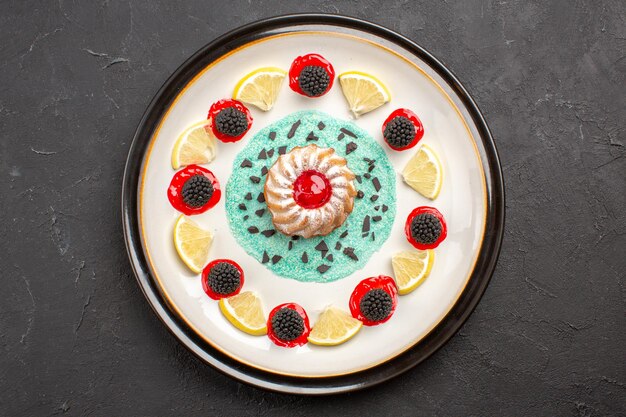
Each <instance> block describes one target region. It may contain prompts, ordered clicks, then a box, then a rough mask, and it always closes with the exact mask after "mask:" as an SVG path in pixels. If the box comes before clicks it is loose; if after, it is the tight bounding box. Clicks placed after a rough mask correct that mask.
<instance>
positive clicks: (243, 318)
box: [219, 291, 267, 336]
mask: <svg viewBox="0 0 626 417" xmlns="http://www.w3.org/2000/svg"><path fill="white" fill-rule="evenodd" d="M219 306H220V311H221V312H222V314H223V315H224V317H226V318H227V319H228V321H229V322H231V324H232V325H233V326H235V327H236V328H238V329H239V330H241V331H242V332H245V333H248V334H251V335H253V336H262V335H264V334H266V333H267V326H266V323H267V321H266V319H265V314H264V313H263V306H262V305H261V299H260V298H259V297H257V295H256V294H255V293H253V292H252V291H246V292H242V293H241V294H237V295H234V296H232V297H229V298H222V299H221V300H220V301H219Z"/></svg>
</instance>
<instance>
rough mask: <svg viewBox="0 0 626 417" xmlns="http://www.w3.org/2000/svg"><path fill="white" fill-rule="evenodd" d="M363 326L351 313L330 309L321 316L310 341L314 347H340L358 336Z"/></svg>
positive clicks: (312, 331)
mask: <svg viewBox="0 0 626 417" xmlns="http://www.w3.org/2000/svg"><path fill="white" fill-rule="evenodd" d="M361 326H363V323H361V321H360V320H357V319H355V318H354V317H352V315H350V314H349V313H347V312H345V311H343V310H341V309H339V308H336V307H328V308H327V309H326V310H324V311H323V312H322V314H320V317H319V318H318V319H317V323H315V326H313V329H312V330H311V333H309V337H308V340H309V342H311V343H313V344H314V345H321V346H335V345H339V344H341V343H344V342H347V341H348V340H349V339H351V338H352V336H354V335H355V334H357V333H358V332H359V330H361Z"/></svg>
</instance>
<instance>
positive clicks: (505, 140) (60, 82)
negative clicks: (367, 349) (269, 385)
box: [0, 0, 626, 416]
mask: <svg viewBox="0 0 626 417" xmlns="http://www.w3.org/2000/svg"><path fill="white" fill-rule="evenodd" d="M383 3H384V2H382V1H362V2H357V1H339V0H337V1H334V2H331V1H318V0H308V1H307V2H306V3H305V4H304V5H302V4H300V5H298V4H297V3H296V2H289V1H287V0H283V1H255V0H251V1H249V2H246V1H232V2H230V1H219V2H209V1H206V0H205V1H201V0H195V1H184V2H174V1H169V0H159V1H155V0H143V1H133V2H132V3H131V4H129V3H128V2H117V1H113V0H110V1H109V0H104V1H102V2H90V1H89V2H88V1H81V2H79V1H70V0H58V1H46V2H32V1H23V0H20V1H2V2H0V39H1V41H0V194H1V195H2V197H0V219H1V226H0V254H1V255H0V276H1V284H2V289H1V296H0V350H1V354H0V415H7V416H35V415H37V416H39V415H55V414H64V413H65V414H66V415H76V416H79V415H94V416H121V415H128V416H131V415H132V416H134V415H137V416H157V415H160V416H162V415H170V414H171V415H180V416H182V415H204V416H206V415H220V414H223V415H237V416H243V415H255V414H262V415H288V416H301V415H308V414H311V413H313V412H315V413H316V414H321V413H325V414H326V415H334V414H339V413H345V414H351V415H366V414H371V415H391V414H397V415H417V414H420V415H428V416H435V415H455V416H460V415H476V416H479V415H480V416H513V415H538V416H555V415H576V416H603V415H625V414H626V400H625V399H626V353H625V352H626V318H625V317H626V288H625V284H624V276H625V275H626V210H625V207H626V199H625V195H626V180H625V178H626V159H625V158H624V154H625V152H626V148H625V142H626V141H625V136H626V122H625V120H626V79H625V73H626V3H625V2H624V1H620V0H616V1H588V2H584V1H551V2H546V1H519V2H516V1H489V0H484V1H478V0H475V1H459V2H453V1H418V2H412V1H408V0H406V1H393V2H390V3H388V4H387V3H385V5H383V6H381V4H383ZM297 11H322V12H330V13H343V14H347V15H352V16H357V17H362V18H366V19H368V20H372V21H374V22H376V23H380V24H383V25H385V26H388V27H390V28H391V29H395V30H397V31H399V32H400V33H403V34H405V35H406V36H408V37H410V38H411V39H413V40H415V41H417V42H418V43H419V44H421V45H422V46H424V47H426V48H427V49H428V50H430V51H431V52H432V53H433V54H434V55H435V56H437V57H438V58H440V59H441V60H442V61H443V62H444V63H445V64H446V65H447V66H448V67H449V68H450V69H451V70H452V71H453V72H455V73H456V74H457V75H458V77H459V78H460V79H461V81H462V82H463V83H464V84H465V86H466V87H467V88H468V90H469V91H470V93H471V94H473V96H474V97H475V99H476V101H477V103H478V105H479V106H480V108H481V109H482V111H483V112H484V114H485V117H486V118H487V121H488V122H489V124H490V126H491V129H492V131H493V134H494V136H495V138H496V141H497V144H498V146H499V151H500V156H501V158H502V164H503V169H504V175H505V181H506V187H507V225H506V233H505V240H504V245H503V248H502V254H501V256H500V262H499V265H498V268H497V270H496V273H495V275H494V277H493V280H492V282H491V285H490V286H489V288H488V290H487V293H486V294H485V297H484V298H483V300H482V302H481V303H480V305H479V306H478V308H477V310H476V312H475V313H474V314H473V316H472V317H471V318H470V320H469V321H468V323H467V324H466V325H465V326H464V327H463V329H462V330H461V332H460V333H459V334H458V335H457V336H456V337H454V338H453V339H452V340H451V342H450V343H448V344H447V345H446V346H445V347H444V348H443V349H442V350H441V351H440V352H439V353H437V354H436V355H435V356H434V357H432V358H431V359H430V360H428V361H427V362H426V363H424V364H423V365H421V366H419V367H417V368H416V369H414V370H412V371H410V372H408V373H406V374H404V375H402V376H401V377H399V378H397V379H395V380H393V381H391V382H388V383H386V384H385V385H384V386H380V387H377V388H374V389H370V390H368V391H365V392H359V393H354V394H350V395H343V396H335V397H330V398H303V397H296V396H286V395H278V394H270V393H267V392H264V391H260V390H257V389H254V388H250V387H248V386H243V385H240V384H239V383H237V382H235V381H233V380H230V379H229V378H227V377H225V376H222V375H221V374H219V373H217V372H216V371H214V370H213V369H211V368H210V367H208V366H205V365H203V364H202V363H200V362H199V361H198V360H196V359H195V358H194V357H192V356H191V355H190V354H189V353H188V352H187V351H186V350H185V349H184V348H182V347H181V346H179V345H178V343H177V342H176V341H175V340H174V339H173V337H171V336H170V334H169V333H168V331H167V330H166V329H165V328H164V327H163V326H162V325H161V323H160V322H159V320H158V319H157V318H156V316H155V315H154V314H153V313H152V311H151V310H150V307H149V306H148V304H147V303H146V301H145V300H144V298H143V296H142V294H141V293H140V291H139V288H138V285H137V284H136V282H135V279H134V277H133V275H132V272H131V269H130V266H129V263H128V261H127V258H126V251H125V248H124V242H123V238H122V228H121V219H120V204H119V198H120V185H121V178H122V170H123V166H124V161H125V158H126V153H127V150H128V147H129V144H130V143H129V142H130V139H131V137H132V134H133V132H134V129H135V127H136V126H137V124H138V122H139V119H140V117H141V115H142V113H143V111H144V109H145V107H146V106H147V104H148V102H149V100H150V99H151V97H152V96H153V95H154V94H155V93H156V91H157V89H158V88H159V87H160V85H161V84H162V83H163V82H164V81H165V79H166V78H167V77H168V76H169V74H170V73H171V72H173V71H174V70H175V69H176V67H178V65H180V64H181V63H182V62H183V60H185V59H186V58H187V57H189V56H190V55H191V54H192V53H193V52H194V51H196V50H197V49H198V48H200V47H201V46H203V45H204V44H205V43H206V42H208V41H210V40H211V39H213V38H215V37H216V36H218V35H220V34H222V33H223V32H225V31H227V30H230V29H233V28H235V27H237V26H239V25H241V24H243V23H247V22H250V21H253V20H256V19H259V18H262V17H267V16H270V15H275V14H283V13H288V12H297Z"/></svg>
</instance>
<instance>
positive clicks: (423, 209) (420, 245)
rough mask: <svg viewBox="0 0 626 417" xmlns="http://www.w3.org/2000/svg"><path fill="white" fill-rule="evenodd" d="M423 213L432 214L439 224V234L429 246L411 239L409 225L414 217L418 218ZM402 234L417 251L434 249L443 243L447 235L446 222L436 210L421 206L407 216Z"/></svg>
mask: <svg viewBox="0 0 626 417" xmlns="http://www.w3.org/2000/svg"><path fill="white" fill-rule="evenodd" d="M424 213H428V214H432V215H433V216H435V217H436V218H437V219H438V220H439V222H440V223H441V233H440V234H439V237H438V238H437V240H436V241H435V242H433V243H430V244H426V243H420V242H417V241H416V240H415V239H414V238H413V235H412V233H411V223H412V222H413V219H414V218H415V217H416V216H419V215H420V214H424ZM404 233H405V234H406V238H407V240H408V241H409V243H410V244H411V245H413V246H414V247H415V249H419V250H426V249H434V248H436V247H437V246H439V244H440V243H441V242H443V240H444V239H445V238H446V236H447V235H448V227H447V225H446V221H445V220H444V219H443V214H441V213H440V212H439V210H437V209H436V208H434V207H428V206H421V207H417V208H415V209H413V211H412V212H410V213H409V215H408V216H407V218H406V223H405V225H404Z"/></svg>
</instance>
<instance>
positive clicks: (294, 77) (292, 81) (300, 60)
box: [289, 54, 335, 97]
mask: <svg viewBox="0 0 626 417" xmlns="http://www.w3.org/2000/svg"><path fill="white" fill-rule="evenodd" d="M310 65H312V66H318V67H322V68H324V69H325V70H326V72H327V73H328V76H329V77H330V81H329V83H328V87H327V88H326V91H325V92H324V93H322V94H321V95H319V96H316V97H321V96H323V95H324V94H326V93H328V92H329V91H330V89H331V88H332V87H333V82H334V81H335V69H334V68H333V66H332V64H331V63H330V62H329V61H328V60H327V59H326V58H324V57H323V56H321V55H318V54H307V55H303V56H299V57H297V58H296V59H294V60H293V62H292V63H291V68H289V87H290V88H291V89H292V90H293V91H295V92H296V93H298V94H301V95H303V96H306V97H308V96H307V95H306V94H305V93H304V91H302V89H301V88H300V83H299V80H298V77H299V76H300V73H301V72H302V70H303V69H304V67H308V66H310Z"/></svg>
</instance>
